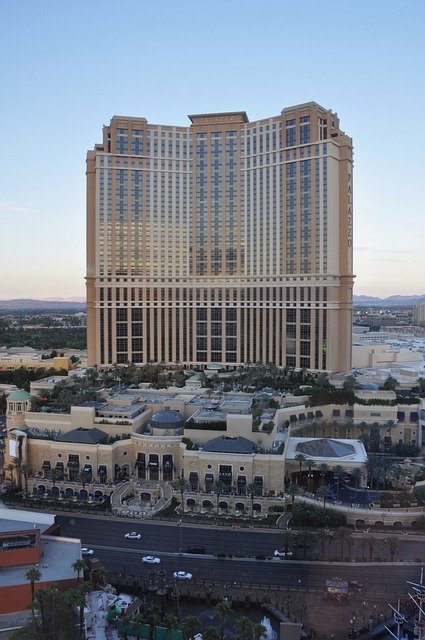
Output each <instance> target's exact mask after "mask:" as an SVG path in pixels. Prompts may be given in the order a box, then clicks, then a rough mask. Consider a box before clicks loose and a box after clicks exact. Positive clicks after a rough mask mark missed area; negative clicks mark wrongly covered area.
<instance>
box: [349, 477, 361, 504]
mask: <svg viewBox="0 0 425 640" xmlns="http://www.w3.org/2000/svg"><path fill="white" fill-rule="evenodd" d="M350 477H351V478H353V480H354V500H355V501H357V491H358V488H359V484H360V480H361V478H362V472H361V469H353V470H352V471H350Z"/></svg>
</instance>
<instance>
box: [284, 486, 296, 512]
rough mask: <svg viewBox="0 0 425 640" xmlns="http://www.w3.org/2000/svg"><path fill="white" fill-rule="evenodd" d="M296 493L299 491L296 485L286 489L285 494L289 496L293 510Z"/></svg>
mask: <svg viewBox="0 0 425 640" xmlns="http://www.w3.org/2000/svg"><path fill="white" fill-rule="evenodd" d="M298 491H299V489H298V485H297V484H290V485H289V487H287V489H286V493H287V494H288V495H290V496H291V501H292V509H293V508H294V504H295V496H296V495H297V494H298Z"/></svg>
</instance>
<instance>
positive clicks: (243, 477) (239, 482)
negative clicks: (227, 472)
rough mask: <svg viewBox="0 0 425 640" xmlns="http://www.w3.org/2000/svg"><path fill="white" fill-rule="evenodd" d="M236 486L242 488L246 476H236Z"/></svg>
mask: <svg viewBox="0 0 425 640" xmlns="http://www.w3.org/2000/svg"><path fill="white" fill-rule="evenodd" d="M237 485H238V486H239V487H244V486H245V485H246V476H238V479H237Z"/></svg>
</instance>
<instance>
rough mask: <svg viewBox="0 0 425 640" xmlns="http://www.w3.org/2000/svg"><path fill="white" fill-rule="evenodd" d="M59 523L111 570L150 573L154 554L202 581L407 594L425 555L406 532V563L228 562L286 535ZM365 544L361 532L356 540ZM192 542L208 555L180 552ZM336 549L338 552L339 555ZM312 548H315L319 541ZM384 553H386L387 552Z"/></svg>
mask: <svg viewBox="0 0 425 640" xmlns="http://www.w3.org/2000/svg"><path fill="white" fill-rule="evenodd" d="M57 522H58V524H60V527H61V534H62V535H64V536H69V537H76V538H81V541H82V544H83V546H87V547H90V548H92V549H94V551H95V555H96V557H98V558H99V559H100V560H101V562H102V564H103V565H104V566H105V568H106V569H108V570H110V571H114V572H120V573H126V574H130V575H134V576H147V575H148V573H149V570H150V569H152V565H148V564H143V563H142V557H143V556H144V555H155V556H158V557H160V558H161V565H160V566H161V568H162V569H164V570H165V571H166V573H170V574H171V573H172V572H174V571H176V570H183V571H189V572H191V573H192V574H193V577H194V578H195V579H198V580H207V581H210V580H211V581H220V582H221V581H229V582H237V583H243V584H250V583H252V584H264V585H265V584H269V585H272V586H273V585H281V586H289V587H304V588H305V587H310V588H317V589H322V588H323V586H324V582H325V580H327V579H329V578H332V577H334V576H338V577H340V578H344V579H347V580H357V581H359V582H361V583H362V584H363V585H364V586H365V588H366V589H367V591H368V592H373V591H375V590H379V591H382V590H383V589H385V590H386V591H387V593H395V592H397V591H398V590H400V591H401V592H404V590H405V583H406V580H413V581H417V580H418V579H419V567H420V564H419V563H415V559H417V558H422V557H424V556H425V541H424V539H423V538H422V537H417V536H401V544H402V547H401V550H400V552H397V554H396V558H397V559H399V558H401V559H403V563H395V564H390V563H380V564H378V563H373V564H370V563H361V562H356V563H354V562H352V563H345V564H344V563H332V564H330V563H327V562H303V561H301V560H290V561H282V560H268V561H261V560H255V559H254V558H243V559H242V558H238V559H234V558H233V559H227V558H226V559H225V560H223V559H220V558H217V557H216V555H217V554H219V553H223V552H224V553H226V554H229V553H232V554H236V553H247V554H250V555H252V556H255V555H258V554H264V555H266V556H272V554H273V551H274V549H277V548H279V547H281V533H279V532H276V531H267V530H258V529H255V528H254V529H240V530H233V529H231V528H230V527H229V528H221V527H220V528H219V527H214V526H192V525H185V524H183V525H181V526H180V525H179V524H178V523H177V524H176V523H158V522H151V521H138V520H130V521H120V520H115V519H114V520H108V519H106V518H99V519H96V518H93V517H89V518H88V517H79V516H74V515H73V514H68V515H60V516H57ZM133 530H134V531H136V533H140V534H141V539H140V540H129V539H127V538H125V534H126V533H127V532H129V531H133ZM360 542H361V534H360V535H359V536H358V539H357V541H356V544H360ZM193 546H197V547H199V546H202V547H205V550H206V552H205V555H194V554H187V553H181V551H180V550H181V549H183V550H186V549H187V548H189V547H193ZM337 548H338V547H335V550H336V552H335V554H334V555H335V556H338V553H337ZM310 551H314V543H313V547H312V549H310ZM317 551H319V545H318V548H317ZM375 554H376V555H377V553H376V552H375ZM359 555H360V554H359V553H358V556H359ZM382 557H385V555H384V553H383V556H382ZM153 568H158V565H154V567H153Z"/></svg>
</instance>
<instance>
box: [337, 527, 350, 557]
mask: <svg viewBox="0 0 425 640" xmlns="http://www.w3.org/2000/svg"><path fill="white" fill-rule="evenodd" d="M350 533H351V532H350V530H349V529H347V528H346V527H338V529H336V530H335V532H334V538H335V540H339V548H340V552H341V553H340V555H341V560H343V559H344V543H345V542H346V540H347V539H348V536H349V535H350Z"/></svg>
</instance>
